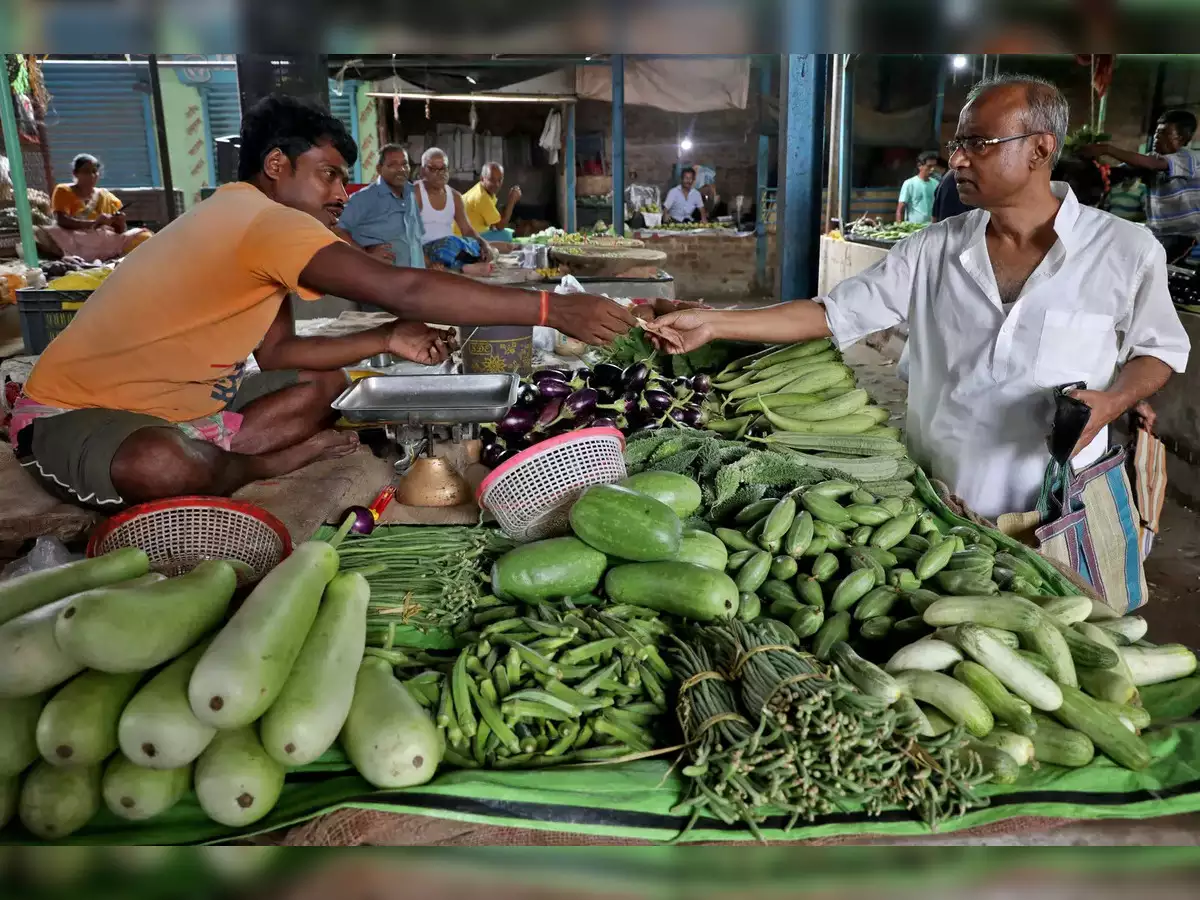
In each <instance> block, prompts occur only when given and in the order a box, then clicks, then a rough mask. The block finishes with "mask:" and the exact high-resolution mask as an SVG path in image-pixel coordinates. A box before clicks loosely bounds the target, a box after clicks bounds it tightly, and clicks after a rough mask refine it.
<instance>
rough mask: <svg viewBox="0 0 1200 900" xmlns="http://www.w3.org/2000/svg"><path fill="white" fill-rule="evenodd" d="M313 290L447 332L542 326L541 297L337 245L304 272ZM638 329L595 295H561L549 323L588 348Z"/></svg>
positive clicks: (303, 279) (325, 249)
mask: <svg viewBox="0 0 1200 900" xmlns="http://www.w3.org/2000/svg"><path fill="white" fill-rule="evenodd" d="M300 283H301V284H302V285H303V286H304V287H306V288H309V289H311V290H314V291H321V292H322V293H326V294H333V295H334V296H336V297H342V298H344V299H346V300H352V301H354V302H356V303H370V304H374V305H375V306H380V307H382V308H384V309H386V310H388V311H389V312H392V313H395V314H396V315H397V316H398V317H400V318H402V319H407V320H409V321H416V322H438V323H440V324H443V325H537V324H538V322H539V320H540V318H541V307H542V304H541V296H540V295H539V293H538V292H536V291H525V290H521V289H519V288H507V287H497V286H494V285H486V284H481V283H479V282H478V281H474V280H472V279H470V278H464V277H463V276H461V275H451V274H449V273H447V272H432V271H429V270H426V269H412V268H407V267H402V268H397V267H395V266H389V265H386V264H385V263H382V262H378V261H376V260H374V259H371V258H369V257H365V256H364V255H363V254H362V253H361V252H360V251H359V250H357V249H355V248H354V247H350V246H348V245H347V244H344V243H342V242H341V241H338V242H337V243H334V244H329V245H328V246H326V247H323V248H322V249H320V250H318V251H317V253H316V254H315V255H314V256H313V258H312V259H311V260H310V261H309V263H308V265H307V266H305V267H304V270H303V271H302V272H301V273H300ZM634 323H635V320H634V318H633V315H632V314H631V313H630V312H629V311H628V310H626V309H625V308H624V307H623V306H621V305H620V304H617V303H613V302H612V301H611V300H606V299H605V298H603V297H594V296H592V295H590V294H555V295H554V296H552V297H551V298H550V302H549V319H548V322H547V324H548V325H550V327H552V328H557V329H558V330H559V331H562V332H564V333H566V334H568V335H570V336H571V337H573V338H576V339H578V340H581V341H584V342H586V343H589V344H606V343H608V342H609V341H611V340H612V339H613V338H614V337H616V336H617V335H621V334H624V333H625V332H626V331H628V330H629V329H630V328H631V327H632V326H633V325H634Z"/></svg>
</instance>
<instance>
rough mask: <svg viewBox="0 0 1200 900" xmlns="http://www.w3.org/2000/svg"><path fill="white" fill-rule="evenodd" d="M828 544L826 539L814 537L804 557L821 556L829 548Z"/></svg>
mask: <svg viewBox="0 0 1200 900" xmlns="http://www.w3.org/2000/svg"><path fill="white" fill-rule="evenodd" d="M828 544H829V542H828V541H827V540H825V538H823V537H814V538H813V539H812V541H811V542H809V545H808V547H807V548H805V550H804V553H803V555H804V556H812V557H817V556H820V555H821V554H822V553H824V552H825V550H826V549H827V547H828Z"/></svg>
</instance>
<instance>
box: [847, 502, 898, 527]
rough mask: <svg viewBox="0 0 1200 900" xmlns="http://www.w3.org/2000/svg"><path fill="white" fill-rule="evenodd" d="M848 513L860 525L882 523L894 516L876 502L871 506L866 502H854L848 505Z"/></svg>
mask: <svg viewBox="0 0 1200 900" xmlns="http://www.w3.org/2000/svg"><path fill="white" fill-rule="evenodd" d="M846 515H848V516H849V517H850V518H851V519H853V520H854V521H855V522H857V523H858V524H859V525H882V524H883V523H884V522H890V521H891V520H892V518H893V516H892V514H891V513H890V512H888V511H887V510H886V509H884V508H883V507H882V506H876V505H875V504H874V503H872V504H871V505H869V506H868V505H867V504H865V503H853V504H851V505H850V506H847V507H846Z"/></svg>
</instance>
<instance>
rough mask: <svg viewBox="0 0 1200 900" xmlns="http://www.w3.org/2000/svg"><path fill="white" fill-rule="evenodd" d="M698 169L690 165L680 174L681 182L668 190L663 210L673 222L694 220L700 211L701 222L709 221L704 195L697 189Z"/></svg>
mask: <svg viewBox="0 0 1200 900" xmlns="http://www.w3.org/2000/svg"><path fill="white" fill-rule="evenodd" d="M695 184H696V170H695V169H693V168H691V167H688V168H686V169H684V170H683V172H682V173H681V174H680V176H679V184H677V185H675V187H673V188H671V190H669V191H667V199H666V200H664V201H663V212H664V213H666V216H667V218H668V219H670V220H671V221H672V222H694V221H696V218H697V213H699V219H700V221H701V222H707V221H708V212H707V211H706V210H705V208H704V197H702V196H701V195H700V192H699V191H698V190H696V188H695V187H694V185H695Z"/></svg>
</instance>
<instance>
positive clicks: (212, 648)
mask: <svg viewBox="0 0 1200 900" xmlns="http://www.w3.org/2000/svg"><path fill="white" fill-rule="evenodd" d="M338 565H339V560H338V555H337V551H336V550H334V549H333V547H331V546H330V545H329V544H327V543H325V542H324V541H307V542H305V543H303V544H300V545H299V546H298V547H296V549H295V550H293V551H292V555H291V556H289V557H287V558H286V559H285V560H284V561H283V562H281V563H280V564H279V565H277V566H276V567H275V568H274V569H272V570H271V572H270V573H268V575H267V576H266V577H265V578H264V579H263V580H262V581H260V582H259V583H258V585H257V586H256V587H255V588H254V590H253V591H251V592H250V596H249V597H247V598H246V600H245V601H244V602H243V603H242V605H241V607H240V608H239V609H238V611H237V612H236V613H234V614H233V618H232V619H230V620H229V623H228V624H227V625H226V626H225V627H224V628H222V629H221V630H220V631H219V632H218V633H217V636H216V637H215V638H213V640H212V643H211V644H209V645H208V649H207V650H205V652H204V655H203V656H201V657H200V661H199V662H198V663H197V664H196V668H195V670H194V671H193V672H192V679H191V681H190V682H189V683H188V699H189V701H190V702H191V704H192V712H194V713H195V714H196V718H198V719H200V721H202V722H205V723H207V724H209V725H212V726H213V727H214V728H240V727H243V726H246V725H249V724H250V723H251V722H253V721H255V720H256V719H258V718H259V717H260V716H261V715H262V714H263V713H264V712H266V711H267V709H268V708H269V707H270V705H271V704H272V703H274V702H275V698H276V697H278V696H279V692H280V691H281V690H282V689H283V684H284V682H285V681H286V680H287V677H288V673H290V672H291V670H292V664H293V663H294V662H295V661H296V655H297V654H298V653H299V652H300V648H301V646H303V644H304V639H305V637H307V635H308V631H309V629H310V628H311V627H312V623H313V619H315V618H316V616H317V609H318V607H319V606H320V603H321V595H322V594H323V593H324V592H325V585H327V584H329V582H330V581H331V580H332V579H333V576H334V575H336V574H337V570H338ZM572 593H584V592H583V591H574V592H572ZM210 749H211V745H210ZM206 752H207V751H206ZM272 802H273V801H272ZM218 821H219V820H218Z"/></svg>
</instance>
